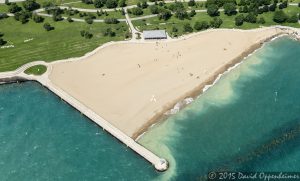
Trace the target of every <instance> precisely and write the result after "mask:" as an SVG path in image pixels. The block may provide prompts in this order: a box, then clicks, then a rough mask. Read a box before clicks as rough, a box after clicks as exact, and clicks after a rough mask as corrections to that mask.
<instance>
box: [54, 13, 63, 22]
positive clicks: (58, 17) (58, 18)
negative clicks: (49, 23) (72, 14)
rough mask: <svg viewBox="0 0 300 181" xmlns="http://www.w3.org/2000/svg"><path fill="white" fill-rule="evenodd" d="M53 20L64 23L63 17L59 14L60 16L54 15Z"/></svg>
mask: <svg viewBox="0 0 300 181" xmlns="http://www.w3.org/2000/svg"><path fill="white" fill-rule="evenodd" d="M52 19H53V21H62V20H63V18H62V17H61V15H60V14H58V15H56V14H53V15H52Z"/></svg>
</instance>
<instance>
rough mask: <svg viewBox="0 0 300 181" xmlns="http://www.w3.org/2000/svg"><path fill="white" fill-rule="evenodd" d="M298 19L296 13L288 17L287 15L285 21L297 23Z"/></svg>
mask: <svg viewBox="0 0 300 181" xmlns="http://www.w3.org/2000/svg"><path fill="white" fill-rule="evenodd" d="M298 20H299V17H298V16H297V14H292V15H291V16H290V17H288V19H287V22H288V23H297V22H298Z"/></svg>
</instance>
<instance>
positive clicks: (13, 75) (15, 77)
mask: <svg viewBox="0 0 300 181" xmlns="http://www.w3.org/2000/svg"><path fill="white" fill-rule="evenodd" d="M34 65H45V66H47V71H46V73H44V74H43V75H41V76H34V75H27V74H25V73H24V71H25V70H26V69H27V68H29V67H32V66H34ZM49 72H51V63H46V62H43V61H36V62H31V63H28V64H25V65H23V66H22V67H20V68H18V69H16V70H15V71H11V72H3V73H0V84H1V83H10V82H18V81H36V82H39V83H40V84H41V85H43V86H44V87H46V88H47V89H49V90H50V91H51V92H53V93H54V94H56V95H57V96H58V97H60V98H61V99H62V100H64V101H66V102H67V103H68V104H69V105H71V106H72V107H74V108H75V109H77V110H78V111H80V112H81V113H82V114H83V115H85V116H86V117H88V118H89V119H90V120H91V121H93V122H95V123H96V124H97V125H99V126H100V127H102V128H103V130H105V131H107V132H108V133H110V134H111V135H112V136H114V137H115V138H117V139H118V140H120V141H121V142H122V143H124V144H125V145H126V146H127V147H129V148H131V149H132V150H133V151H135V152H136V153H137V154H139V155H140V156H142V157H143V158H145V159H146V160H147V161H149V162H150V163H151V164H152V165H153V166H154V167H155V169H156V170H158V171H165V170H167V169H168V162H167V160H166V159H164V158H160V157H159V156H157V155H155V154H154V153H152V152H151V151H150V150H148V149H146V148H145V147H143V146H142V145H140V144H139V143H137V142H136V141H134V140H133V139H132V138H131V137H129V136H127V135H126V134H125V133H123V132H122V131H120V130H119V129H118V128H116V127H115V126H113V125H112V124H111V123H109V122H108V121H106V120H105V119H104V118H102V117H101V116H99V115H98V114H96V113H95V112H94V111H92V110H91V109H89V108H88V107H87V106H85V105H84V104H82V103H81V102H79V101H78V100H76V99H75V98H73V97H72V96H71V95H69V94H67V93H66V92H65V91H63V90H62V89H60V88H59V87H57V86H55V85H54V84H53V83H52V82H51V81H50V79H49V78H48V76H49Z"/></svg>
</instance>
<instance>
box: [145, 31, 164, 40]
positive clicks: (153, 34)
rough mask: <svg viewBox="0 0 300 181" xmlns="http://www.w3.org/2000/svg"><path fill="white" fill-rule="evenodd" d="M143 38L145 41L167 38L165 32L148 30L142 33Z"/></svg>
mask: <svg viewBox="0 0 300 181" xmlns="http://www.w3.org/2000/svg"><path fill="white" fill-rule="evenodd" d="M143 36H144V38H145V39H162V38H167V34H166V31H165V30H149V31H143Z"/></svg>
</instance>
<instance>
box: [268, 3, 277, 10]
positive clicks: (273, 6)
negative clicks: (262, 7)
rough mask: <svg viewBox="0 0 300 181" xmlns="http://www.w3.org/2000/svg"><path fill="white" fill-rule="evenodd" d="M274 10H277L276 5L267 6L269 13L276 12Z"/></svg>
mask: <svg viewBox="0 0 300 181" xmlns="http://www.w3.org/2000/svg"><path fill="white" fill-rule="evenodd" d="M276 8H277V5H276V4H272V5H270V6H269V11H272V12H274V11H275V10H276Z"/></svg>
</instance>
